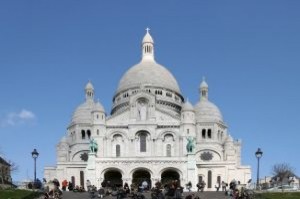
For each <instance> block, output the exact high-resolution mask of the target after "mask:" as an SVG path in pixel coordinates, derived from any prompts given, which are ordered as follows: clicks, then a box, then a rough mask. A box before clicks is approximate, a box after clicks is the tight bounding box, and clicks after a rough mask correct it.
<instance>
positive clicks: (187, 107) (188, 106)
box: [181, 100, 195, 111]
mask: <svg viewBox="0 0 300 199" xmlns="http://www.w3.org/2000/svg"><path fill="white" fill-rule="evenodd" d="M181 111H195V110H194V107H193V105H192V104H191V103H190V102H189V101H188V100H187V101H186V102H185V103H184V104H183V105H182V110H181Z"/></svg>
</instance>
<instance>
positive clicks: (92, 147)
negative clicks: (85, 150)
mask: <svg viewBox="0 0 300 199" xmlns="http://www.w3.org/2000/svg"><path fill="white" fill-rule="evenodd" d="M97 151H98V144H97V142H96V141H95V140H94V138H92V139H91V141H90V152H91V153H97Z"/></svg>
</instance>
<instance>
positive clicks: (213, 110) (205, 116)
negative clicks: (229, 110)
mask: <svg viewBox="0 0 300 199" xmlns="http://www.w3.org/2000/svg"><path fill="white" fill-rule="evenodd" d="M195 114H196V121H197V122H223V116H222V114H221V111H220V110H219V108H218V107H217V106H216V105H215V104H213V103H212V102H210V101H208V100H201V101H199V102H198V103H197V104H196V105H195Z"/></svg>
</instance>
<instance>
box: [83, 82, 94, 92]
mask: <svg viewBox="0 0 300 199" xmlns="http://www.w3.org/2000/svg"><path fill="white" fill-rule="evenodd" d="M85 90H94V86H93V84H92V83H91V82H90V81H89V82H88V83H87V84H86V86H85Z"/></svg>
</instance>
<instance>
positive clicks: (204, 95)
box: [199, 77, 208, 100]
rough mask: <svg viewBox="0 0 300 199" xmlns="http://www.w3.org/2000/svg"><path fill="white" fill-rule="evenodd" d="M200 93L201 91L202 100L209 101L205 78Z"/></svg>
mask: <svg viewBox="0 0 300 199" xmlns="http://www.w3.org/2000/svg"><path fill="white" fill-rule="evenodd" d="M199 91H200V100H208V85H207V83H206V81H205V77H203V78H202V82H201V84H200V88H199Z"/></svg>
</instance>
